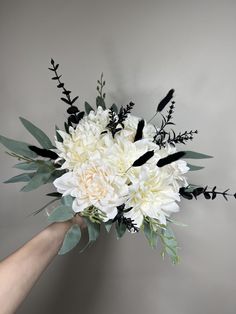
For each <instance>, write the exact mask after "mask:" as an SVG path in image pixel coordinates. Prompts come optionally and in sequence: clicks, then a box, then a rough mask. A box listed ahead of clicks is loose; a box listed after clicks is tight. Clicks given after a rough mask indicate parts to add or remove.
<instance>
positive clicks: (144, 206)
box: [125, 165, 180, 227]
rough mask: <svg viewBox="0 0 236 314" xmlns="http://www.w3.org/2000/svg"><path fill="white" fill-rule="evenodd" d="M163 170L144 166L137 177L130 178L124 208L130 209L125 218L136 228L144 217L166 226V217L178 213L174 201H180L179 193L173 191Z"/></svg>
mask: <svg viewBox="0 0 236 314" xmlns="http://www.w3.org/2000/svg"><path fill="white" fill-rule="evenodd" d="M163 169H164V168H163ZM163 169H159V168H158V167H155V166H151V167H150V166H146V165H144V166H143V167H142V169H141V171H140V173H139V176H131V177H130V179H131V182H132V184H131V185H130V186H129V189H130V190H129V200H128V201H127V202H126V207H127V208H129V207H132V209H131V210H130V211H129V212H127V213H126V214H125V217H127V218H131V219H132V220H133V222H134V223H135V224H136V225H137V227H140V226H141V225H142V223H143V219H144V217H145V216H148V217H151V218H154V219H158V220H159V221H160V223H161V224H166V216H169V214H170V213H171V212H176V211H178V208H179V207H178V205H177V203H176V201H179V200H180V198H179V193H177V192H175V191H174V190H173V188H172V186H171V185H170V180H169V176H168V174H167V173H165V171H164V170H163Z"/></svg>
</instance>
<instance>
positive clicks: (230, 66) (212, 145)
mask: <svg viewBox="0 0 236 314" xmlns="http://www.w3.org/2000/svg"><path fill="white" fill-rule="evenodd" d="M0 14H1V16H0V40H1V41H0V42H1V48H0V49H1V58H0V95H1V101H0V106H1V116H0V133H1V134H5V135H7V136H9V137H13V138H17V139H22V140H25V141H30V140H31V137H30V135H28V134H27V132H26V131H25V130H24V129H23V127H22V126H21V125H20V122H19V120H18V117H19V116H23V117H25V118H27V119H29V120H31V121H34V122H35V123H36V124H37V125H39V126H41V127H42V128H43V129H44V130H45V131H46V132H47V133H48V134H49V135H50V136H51V137H53V133H54V124H55V123H57V124H58V125H60V126H62V123H63V121H64V119H65V116H66V115H65V106H64V104H63V103H61V102H60V101H59V100H58V99H59V93H58V91H57V90H56V87H55V84H54V82H52V81H51V80H50V73H48V70H47V67H48V62H49V60H50V57H51V56H52V57H54V58H55V59H56V60H57V61H58V62H59V63H60V64H61V70H62V72H63V74H64V80H65V81H66V83H67V84H68V87H70V88H71V89H72V91H74V93H78V94H79V95H80V101H81V104H83V102H84V100H85V99H86V100H88V101H90V102H91V103H92V102H93V101H94V98H95V96H96V90H95V88H96V79H97V78H98V77H99V74H100V73H101V72H102V71H103V72H104V73H105V77H106V80H107V82H108V84H107V85H108V90H107V91H108V99H109V101H110V102H113V101H115V102H117V103H120V104H122V103H127V102H128V101H130V100H131V99H132V100H134V101H135V102H136V108H135V113H136V114H139V115H143V116H144V117H145V118H149V117H150V116H151V114H152V112H153V110H155V106H156V103H157V101H158V100H159V99H160V97H161V96H163V95H164V94H165V93H166V92H167V90H168V89H169V88H172V87H174V88H175V89H176V101H177V105H176V107H177V108H176V114H175V121H176V123H177V129H178V130H185V129H186V130H188V129H191V128H193V129H196V128H197V129H199V131H200V133H199V135H198V136H197V137H196V140H195V141H194V143H191V144H190V145H189V149H194V150H198V151H201V152H205V153H208V154H211V155H214V156H215V158H214V159H212V160H209V161H203V162H201V163H200V164H202V165H205V166H206V169H205V170H204V171H201V172H198V173H194V174H191V176H190V177H191V181H192V182H193V181H194V182H196V183H199V184H208V185H210V186H213V185H215V184H217V185H218V186H219V188H221V189H224V188H228V187H232V188H234V189H236V182H235V171H236V164H235V157H236V150H235V137H234V133H235V128H236V127H235V124H234V123H235V113H236V111H235V81H236V79H235V69H236V58H235V50H236V41H235V38H236V19H235V15H236V3H235V1H223V0H222V1H210V0H207V1H177V0H175V1H174V0H173V1H164V0H163V1H158V0H156V1H154V0H153V1H151V0H147V1H141V0H138V1H135V0H126V1H124V0H120V1H114V0H110V1H109V0H100V1H95V0H94V1H92V0H87V1H85V0H84V1H83V0H77V1H76V0H74V1H73V0H68V1H65V0H64V1H56V0H54V1H45V0H40V1H38V0H37V1H35V0H28V1H27V0H21V1H9V0H6V1H3V0H2V1H1V12H0ZM3 152H4V150H3V149H1V157H0V158H1V159H0V164H1V181H3V180H5V179H6V178H8V177H10V176H12V175H15V174H16V173H17V171H16V169H12V168H11V166H12V165H13V164H14V161H13V160H11V159H10V158H9V157H8V156H7V155H5V154H4V153H3ZM19 189H20V185H3V184H1V191H0V193H1V216H0V217H1V218H0V239H1V240H0V257H1V258H4V257H5V256H7V255H8V254H9V253H11V252H12V251H14V250H15V249H16V248H18V247H19V246H21V245H22V244H23V243H24V242H25V241H27V240H29V239H30V238H31V237H32V236H33V235H34V234H36V233H37V232H38V231H40V230H41V229H42V228H43V227H45V226H46V218H45V216H44V215H43V214H41V215H39V216H37V217H28V216H27V215H28V214H29V213H31V212H32V211H33V210H35V209H37V208H39V206H40V205H43V204H44V203H45V201H46V198H45V197H44V196H43V193H44V192H46V191H48V188H46V187H45V188H42V189H40V190H37V191H35V192H33V193H30V194H23V193H20V192H18V191H19ZM181 207H182V209H181V212H180V213H178V214H177V215H176V216H175V218H176V219H177V220H179V221H182V222H184V223H186V224H187V225H188V227H185V228H182V227H176V228H175V231H176V235H177V237H178V239H179V243H180V246H181V250H180V253H181V257H182V261H181V264H180V265H179V266H172V265H171V263H170V262H169V261H168V260H166V261H164V262H163V261H162V259H161V257H160V256H159V252H156V251H152V250H151V249H150V248H149V247H148V245H147V243H146V241H145V239H144V238H143V236H142V235H141V234H140V235H138V236H136V235H135V236H133V235H130V234H127V235H126V236H125V237H124V238H123V239H122V240H120V241H116V239H115V235H114V234H112V235H111V236H109V237H108V236H106V235H104V234H103V235H102V237H101V238H100V239H99V241H98V242H97V243H96V245H94V246H93V247H92V248H91V249H89V250H87V251H86V252H85V253H84V254H81V255H80V254H79V253H78V250H74V251H73V252H71V253H70V254H68V255H66V256H64V257H57V258H56V259H55V260H54V262H53V263H52V264H51V265H50V267H49V268H48V270H47V271H46V272H45V273H44V274H43V276H42V277H41V279H40V281H39V282H38V283H37V285H36V286H35V288H34V289H33V291H32V293H31V294H30V295H29V297H28V298H27V300H26V301H25V302H24V304H23V305H22V307H21V309H20V310H19V311H18V313H20V314H23V313H24V314H32V313H34V314H39V313H40V314H41V313H47V314H51V313H57V314H61V313H70V314H73V313H83V314H90V313H102V314H108V313H109V314H111V313H112V314H121V313H122V314H123V313H130V314H134V313H135V314H143V313H148V314H154V313H155V314H156V313H160V314H164V313H165V314H172V313H175V314H198V313H204V314H213V313H214V314H216V313H226V314H233V313H235V311H236V300H235V293H236V280H235V264H236V253H235V247H234V245H235V240H234V239H235V236H236V209H235V202H234V200H230V201H229V202H228V203H227V202H226V201H224V200H222V199H220V198H219V199H218V200H215V201H212V202H211V201H205V200H199V201H198V202H196V201H192V202H188V201H183V203H182V206H181ZM19 267H20V265H19Z"/></svg>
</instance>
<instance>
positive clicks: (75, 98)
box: [71, 96, 79, 104]
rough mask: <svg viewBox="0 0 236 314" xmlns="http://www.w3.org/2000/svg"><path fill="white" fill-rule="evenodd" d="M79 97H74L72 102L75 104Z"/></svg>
mask: <svg viewBox="0 0 236 314" xmlns="http://www.w3.org/2000/svg"><path fill="white" fill-rule="evenodd" d="M78 98H79V96H76V97H75V98H74V99H72V101H71V103H72V104H73V103H74V102H75V101H76V100H77V99H78Z"/></svg>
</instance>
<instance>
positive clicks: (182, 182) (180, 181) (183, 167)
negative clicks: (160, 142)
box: [154, 144, 189, 192]
mask: <svg viewBox="0 0 236 314" xmlns="http://www.w3.org/2000/svg"><path fill="white" fill-rule="evenodd" d="M176 151H177V149H176V147H174V146H171V145H169V144H167V145H166V146H165V147H163V148H161V149H160V150H159V151H158V158H156V162H157V161H158V159H159V158H164V157H166V156H168V155H171V154H174V153H176ZM156 156H157V155H156ZM154 158H155V157H154ZM164 170H165V172H166V173H168V175H169V176H170V178H171V184H172V185H173V188H174V190H175V191H176V192H178V191H179V189H180V188H181V187H183V186H188V183H187V180H186V178H185V177H184V176H183V174H186V173H187V172H188V171H189V167H188V166H187V162H186V161H185V160H183V159H180V160H177V161H175V162H172V163H171V164H169V165H166V166H165V167H164Z"/></svg>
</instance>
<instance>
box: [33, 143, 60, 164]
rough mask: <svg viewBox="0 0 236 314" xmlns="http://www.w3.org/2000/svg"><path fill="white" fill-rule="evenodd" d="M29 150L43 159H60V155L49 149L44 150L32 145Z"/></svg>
mask: <svg viewBox="0 0 236 314" xmlns="http://www.w3.org/2000/svg"><path fill="white" fill-rule="evenodd" d="M29 149H30V150H32V151H33V152H35V153H36V154H37V155H39V156H41V157H45V158H50V159H53V160H55V159H57V158H58V155H57V154H56V153H55V152H53V151H51V150H49V149H43V148H39V147H36V146H31V145H30V146H29Z"/></svg>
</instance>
